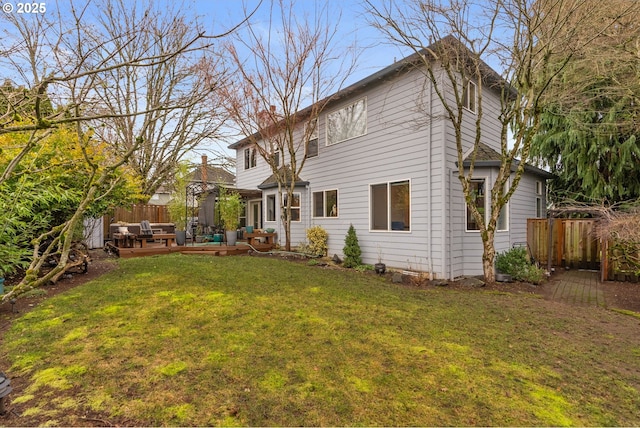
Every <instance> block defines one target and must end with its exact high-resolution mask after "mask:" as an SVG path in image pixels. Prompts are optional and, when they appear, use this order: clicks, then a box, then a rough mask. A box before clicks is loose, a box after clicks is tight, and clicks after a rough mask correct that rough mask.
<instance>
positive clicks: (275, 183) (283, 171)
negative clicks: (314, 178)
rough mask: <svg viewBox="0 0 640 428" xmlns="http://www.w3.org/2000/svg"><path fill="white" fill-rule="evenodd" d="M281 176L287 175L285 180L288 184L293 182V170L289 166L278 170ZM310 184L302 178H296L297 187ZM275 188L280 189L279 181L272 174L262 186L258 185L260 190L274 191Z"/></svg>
mask: <svg viewBox="0 0 640 428" xmlns="http://www.w3.org/2000/svg"><path fill="white" fill-rule="evenodd" d="M278 174H279V175H281V176H282V175H283V174H285V178H286V181H287V182H291V178H292V177H291V174H292V173H291V168H289V166H285V167H282V168H280V169H279V170H278ZM307 184H309V182H308V181H304V180H302V179H300V177H296V187H297V186H306V185H307ZM274 187H278V181H277V179H276V175H275V174H271V175H270V176H269V177H268V178H267V179H266V180H264V181H263V182H262V183H260V185H258V189H261V190H264V189H273V188H274Z"/></svg>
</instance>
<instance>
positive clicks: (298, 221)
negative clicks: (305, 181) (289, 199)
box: [276, 192, 302, 223]
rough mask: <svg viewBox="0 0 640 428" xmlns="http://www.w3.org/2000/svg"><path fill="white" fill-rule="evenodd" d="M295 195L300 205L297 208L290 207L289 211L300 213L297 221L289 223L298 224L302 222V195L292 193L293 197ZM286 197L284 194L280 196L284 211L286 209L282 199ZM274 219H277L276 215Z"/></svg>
mask: <svg viewBox="0 0 640 428" xmlns="http://www.w3.org/2000/svg"><path fill="white" fill-rule="evenodd" d="M296 195H298V201H300V205H299V206H297V207H291V210H298V211H300V214H299V215H298V220H291V223H300V222H302V194H301V193H300V192H293V196H294V197H295V196H296ZM286 196H287V193H286V192H285V193H283V194H282V207H283V208H284V209H285V210H286V209H287V206H286V205H285V204H284V198H285V197H286ZM285 212H286V211H285ZM281 217H282V216H281ZM276 218H278V216H277V215H276Z"/></svg>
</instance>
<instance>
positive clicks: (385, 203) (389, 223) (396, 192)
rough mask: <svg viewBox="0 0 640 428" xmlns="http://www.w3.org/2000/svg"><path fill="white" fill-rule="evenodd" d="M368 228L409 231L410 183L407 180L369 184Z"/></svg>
mask: <svg viewBox="0 0 640 428" xmlns="http://www.w3.org/2000/svg"><path fill="white" fill-rule="evenodd" d="M369 200H370V220H369V221H370V225H369V227H370V229H371V230H390V231H405V232H409V231H411V185H410V182H409V180H402V181H393V182H386V183H379V184H372V185H370V186H369Z"/></svg>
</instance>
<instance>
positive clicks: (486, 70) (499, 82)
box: [228, 35, 506, 150]
mask: <svg viewBox="0 0 640 428" xmlns="http://www.w3.org/2000/svg"><path fill="white" fill-rule="evenodd" d="M449 46H450V47H451V48H452V49H454V50H457V51H459V52H462V53H463V54H464V55H466V57H467V58H469V57H471V56H472V54H471V51H469V49H467V48H466V47H465V46H464V45H463V44H462V42H460V41H459V40H458V39H456V38H455V37H454V36H452V35H449V36H446V37H444V38H443V39H441V40H439V41H437V42H435V43H432V44H431V45H430V46H428V47H427V48H425V49H422V50H421V51H420V52H416V53H413V54H411V55H409V56H407V57H406V58H403V59H401V60H400V61H397V62H395V63H393V64H391V65H390V66H388V67H385V68H383V69H382V70H380V71H378V72H376V73H374V74H372V75H370V76H368V77H365V78H364V79H362V80H360V81H358V82H356V83H354V84H353V85H350V86H348V87H346V88H344V89H342V90H340V91H338V92H336V93H335V94H333V95H330V96H329V97H327V98H324V99H323V100H320V101H318V103H317V104H323V103H325V104H326V105H325V108H326V107H329V106H330V105H332V104H335V103H337V102H339V101H342V100H343V99H345V98H348V97H352V96H354V95H357V94H359V93H361V92H364V91H365V90H367V89H369V88H370V87H372V86H375V85H378V84H381V83H383V82H386V81H388V80H391V79H393V78H394V77H396V76H397V75H398V73H400V72H402V71H406V70H409V69H411V68H413V67H415V66H416V65H419V64H421V63H422V59H421V56H422V55H423V54H424V53H425V52H427V51H432V52H437V51H439V50H441V49H443V48H448V47H449ZM480 68H481V70H482V76H483V79H484V82H485V84H486V85H487V86H489V87H491V88H498V87H501V86H504V85H506V82H505V80H504V79H502V77H501V76H500V75H499V74H498V73H496V72H495V71H494V70H493V69H492V68H491V67H489V65H487V64H486V63H485V62H484V61H480ZM312 107H313V106H309V107H306V108H305V109H303V110H300V111H299V112H297V113H296V120H297V121H303V120H305V119H307V118H308V117H309V115H310V114H311V111H312ZM259 137H260V133H259V132H257V133H255V134H253V135H251V136H249V137H245V138H243V139H241V140H239V141H237V142H235V143H233V144H231V145H229V146H228V148H229V149H231V150H233V149H237V148H239V147H241V146H243V145H245V144H247V143H250V142H252V141H255V139H256V138H259Z"/></svg>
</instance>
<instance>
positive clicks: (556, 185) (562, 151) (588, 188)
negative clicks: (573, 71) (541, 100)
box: [532, 99, 640, 203]
mask: <svg viewBox="0 0 640 428" xmlns="http://www.w3.org/2000/svg"><path fill="white" fill-rule="evenodd" d="M628 101H629V100H626V101H625V100H616V101H614V100H607V99H605V100H600V102H599V103H598V105H594V106H593V109H592V110H590V111H578V112H576V111H572V112H566V111H563V110H562V109H561V108H560V107H559V106H551V107H549V108H547V109H546V110H545V112H544V114H543V115H542V118H541V119H542V125H541V132H540V133H539V134H538V135H537V136H536V137H535V139H534V142H533V146H532V151H533V154H534V156H535V157H537V158H538V159H540V160H542V161H543V163H544V164H546V165H548V166H549V169H550V171H551V172H552V173H554V174H556V175H557V176H558V178H557V179H556V180H553V181H552V182H551V183H550V189H551V196H552V199H554V200H562V199H566V198H569V199H574V200H577V201H581V202H592V201H606V202H608V203H616V202H621V201H627V200H633V199H637V198H639V197H640V146H639V145H638V141H637V139H636V131H635V130H633V129H629V128H627V129H625V128H624V127H622V126H620V125H619V124H620V123H623V122H624V121H627V120H628V118H627V117H625V116H626V113H625V111H624V103H625V102H628Z"/></svg>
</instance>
